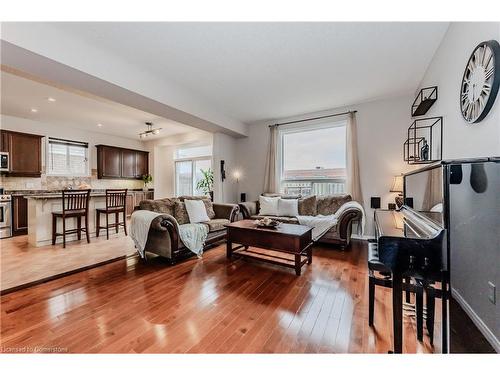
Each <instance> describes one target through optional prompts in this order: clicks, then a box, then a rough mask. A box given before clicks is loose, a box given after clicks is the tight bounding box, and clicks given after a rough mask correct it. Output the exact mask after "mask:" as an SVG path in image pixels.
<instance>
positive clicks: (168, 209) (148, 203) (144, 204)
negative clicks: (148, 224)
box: [139, 198, 175, 216]
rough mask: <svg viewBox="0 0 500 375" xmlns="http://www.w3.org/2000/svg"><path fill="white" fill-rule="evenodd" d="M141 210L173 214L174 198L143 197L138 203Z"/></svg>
mask: <svg viewBox="0 0 500 375" xmlns="http://www.w3.org/2000/svg"><path fill="white" fill-rule="evenodd" d="M139 207H140V209H141V210H148V211H153V212H158V213H162V214H169V215H172V216H173V215H174V209H175V199H170V198H164V199H157V200H151V199H145V200H142V201H141V202H140V203H139Z"/></svg>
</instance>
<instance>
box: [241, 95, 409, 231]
mask: <svg viewBox="0 0 500 375" xmlns="http://www.w3.org/2000/svg"><path fill="white" fill-rule="evenodd" d="M412 101H413V96H412V95H409V94H407V95H403V96H400V97H397V98H391V99H384V100H376V101H372V102H368V103H362V104H358V105H352V106H349V107H343V108H336V109H333V110H329V111H322V112H315V113H311V114H306V115H303V116H300V118H307V117H315V116H322V115H326V114H331V113H338V112H344V111H346V110H357V111H358V113H357V120H358V148H359V162H360V171H361V184H362V190H363V197H364V208H365V211H366V216H367V220H366V232H365V233H366V234H368V235H371V234H373V220H372V217H373V210H372V209H370V197H372V196H379V197H381V198H382V207H384V208H387V204H388V203H389V202H391V203H392V202H394V197H395V193H390V192H389V189H390V186H391V182H392V177H393V176H395V175H397V174H399V173H402V172H405V171H408V170H409V169H410V167H409V166H408V165H406V164H405V163H404V162H403V154H402V152H403V142H404V140H405V138H406V129H407V128H408V126H410V123H411V122H410V106H411V103H412ZM297 118H299V117H293V118H287V119H279V120H271V121H266V122H263V123H258V124H254V125H250V126H249V127H248V134H249V136H248V137H247V138H243V139H237V140H235V141H236V147H237V155H238V157H237V164H238V165H239V166H240V168H241V171H242V174H243V177H242V179H241V181H240V184H239V191H240V192H246V193H247V199H249V200H251V199H257V197H258V196H259V194H260V193H262V189H263V185H264V168H265V161H266V150H267V147H268V140H269V128H268V125H269V124H273V123H277V122H282V121H289V120H294V119H297Z"/></svg>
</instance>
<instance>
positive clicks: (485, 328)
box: [451, 288, 500, 353]
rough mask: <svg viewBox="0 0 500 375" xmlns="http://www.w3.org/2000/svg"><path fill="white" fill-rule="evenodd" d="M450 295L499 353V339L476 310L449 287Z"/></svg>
mask: <svg viewBox="0 0 500 375" xmlns="http://www.w3.org/2000/svg"><path fill="white" fill-rule="evenodd" d="M451 295H452V297H453V298H454V299H455V301H457V302H458V304H459V305H460V307H462V309H463V310H464V311H465V312H466V314H467V315H468V316H469V318H470V319H471V320H472V321H473V322H474V324H475V325H476V327H477V329H479V331H481V333H482V334H483V335H484V337H485V338H486V340H488V342H489V343H490V344H491V346H492V347H493V349H495V351H496V352H497V353H500V341H499V340H498V339H497V337H496V336H495V335H494V334H493V332H491V330H490V329H489V328H488V326H487V325H486V324H484V322H483V320H482V319H481V318H480V317H479V315H477V314H476V312H475V311H474V310H473V309H472V307H471V306H470V305H469V304H468V303H467V301H466V300H465V299H464V298H463V297H462V296H461V295H460V293H458V292H457V290H456V289H453V288H451Z"/></svg>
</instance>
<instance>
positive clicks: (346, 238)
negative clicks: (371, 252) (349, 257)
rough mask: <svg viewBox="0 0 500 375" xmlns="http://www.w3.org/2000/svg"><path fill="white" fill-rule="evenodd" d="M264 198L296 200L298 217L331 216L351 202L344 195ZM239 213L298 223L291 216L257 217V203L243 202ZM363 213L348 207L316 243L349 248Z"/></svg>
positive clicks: (281, 195)
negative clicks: (354, 227) (353, 230)
mask: <svg viewBox="0 0 500 375" xmlns="http://www.w3.org/2000/svg"><path fill="white" fill-rule="evenodd" d="M262 195H263V196H266V197H278V196H279V197H281V198H282V199H298V213H299V215H308V216H316V215H332V214H335V213H336V212H337V210H338V209H339V208H340V207H341V206H342V205H343V204H345V203H347V202H350V201H351V200H352V198H351V196H350V195H348V194H345V195H325V196H316V195H312V196H307V197H301V196H292V195H284V194H276V193H264V194H262ZM239 206H240V211H241V214H242V216H243V218H244V219H261V218H263V217H264V216H267V217H270V218H273V219H275V220H277V221H279V222H282V223H289V224H298V223H299V221H298V219H297V218H296V217H293V216H273V215H263V216H260V215H259V209H260V207H259V201H258V200H257V201H250V202H243V203H240V204H239ZM362 215H363V212H362V211H361V210H360V209H358V208H355V207H349V208H347V209H346V210H344V211H343V212H342V214H341V215H340V217H339V218H338V221H337V224H336V225H335V226H333V227H332V228H331V229H330V230H329V231H328V232H326V233H325V234H324V235H323V236H322V237H321V238H320V239H319V240H318V241H317V242H319V243H327V244H334V245H340V247H341V249H342V250H345V248H346V247H347V246H349V243H350V238H351V232H352V224H353V222H356V221H357V222H360V221H361V218H362Z"/></svg>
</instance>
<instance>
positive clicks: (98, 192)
mask: <svg viewBox="0 0 500 375" xmlns="http://www.w3.org/2000/svg"><path fill="white" fill-rule="evenodd" d="M74 191H78V190H77V189H75V190H74ZM142 191H143V190H142V189H128V192H129V193H133V192H142ZM148 191H149V192H153V191H154V189H149V190H148ZM5 193H6V194H10V195H12V196H23V197H25V198H34V199H43V198H46V199H49V198H60V197H62V190H7V191H6V192H5ZM105 195H106V189H92V190H91V192H90V196H91V197H101V196H102V197H103V196H105Z"/></svg>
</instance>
